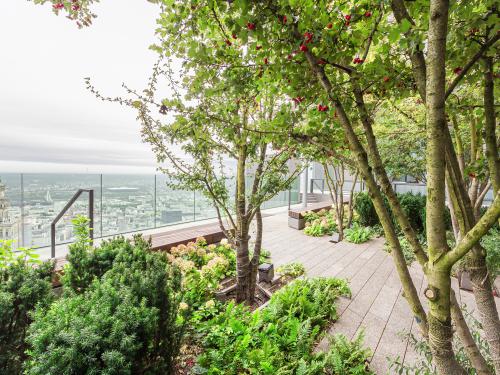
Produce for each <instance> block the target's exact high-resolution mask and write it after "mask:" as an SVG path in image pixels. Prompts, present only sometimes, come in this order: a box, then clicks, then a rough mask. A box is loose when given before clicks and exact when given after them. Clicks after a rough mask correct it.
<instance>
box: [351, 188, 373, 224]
mask: <svg viewBox="0 0 500 375" xmlns="http://www.w3.org/2000/svg"><path fill="white" fill-rule="evenodd" d="M354 209H355V210H356V212H357V214H358V215H359V216H358V222H359V223H360V224H361V225H363V226H367V227H368V226H373V225H376V224H379V219H378V216H377V212H376V211H375V207H374V206H373V202H372V200H371V198H370V196H369V195H368V193H366V192H360V193H358V194H356V198H355V199H354Z"/></svg>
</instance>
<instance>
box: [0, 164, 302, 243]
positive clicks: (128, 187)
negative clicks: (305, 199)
mask: <svg viewBox="0 0 500 375" xmlns="http://www.w3.org/2000/svg"><path fill="white" fill-rule="evenodd" d="M0 181H1V182H0V239H9V240H13V242H14V244H13V245H14V247H20V246H23V247H48V246H50V225H51V223H52V221H53V220H54V218H55V217H56V215H57V214H58V213H59V212H61V210H62V209H63V207H64V206H65V205H66V203H67V202H68V201H69V200H70V199H71V198H72V197H73V195H74V194H75V193H76V192H77V190H78V189H93V190H94V235H95V237H96V238H99V237H106V236H112V235H116V234H122V233H129V232H136V231H144V230H148V229H154V228H160V227H164V226H169V225H175V224H181V223H187V222H194V221H201V220H207V219H213V218H215V217H217V212H216V210H215V208H214V206H213V205H212V204H211V201H210V199H208V198H207V197H205V196H204V195H203V194H202V193H201V192H198V191H197V192H193V191H186V190H176V189H172V188H171V187H170V186H169V185H168V177H166V176H164V175H111V174H107V175H100V174H52V173H36V174H35V173H27V174H14V173H1V172H0ZM299 198H300V196H299V180H298V179H296V180H295V181H294V182H293V184H292V186H291V188H290V190H287V191H283V192H280V193H279V194H277V195H276V196H275V197H273V198H272V199H271V200H269V201H267V202H265V203H264V205H263V208H264V209H267V208H274V207H286V206H288V205H289V204H296V203H299ZM79 214H82V215H87V214H88V194H87V193H83V194H82V195H81V196H80V198H79V199H78V200H77V201H76V202H75V203H74V204H73V205H72V206H71V208H70V209H69V210H68V211H67V213H66V214H65V215H64V216H63V217H62V218H61V219H60V220H59V222H58V223H57V225H56V244H64V243H69V242H71V241H73V239H74V232H73V225H72V219H73V218H74V217H75V216H76V215H79Z"/></svg>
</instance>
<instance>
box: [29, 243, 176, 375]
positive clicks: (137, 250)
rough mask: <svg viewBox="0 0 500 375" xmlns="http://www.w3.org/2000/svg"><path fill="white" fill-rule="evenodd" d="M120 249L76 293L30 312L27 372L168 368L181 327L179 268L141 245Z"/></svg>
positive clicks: (117, 371) (119, 371)
mask: <svg viewBox="0 0 500 375" xmlns="http://www.w3.org/2000/svg"><path fill="white" fill-rule="evenodd" d="M119 243H120V242H119ZM120 249H121V250H120V251H118V252H117V254H116V257H115V259H114V262H113V266H112V268H110V269H109V270H108V271H107V272H106V273H105V274H104V275H103V276H102V278H101V279H98V278H94V280H93V282H92V284H91V285H90V286H89V287H88V288H87V289H86V290H85V291H84V292H82V293H81V294H73V295H70V296H67V297H66V298H62V299H60V300H58V301H56V302H55V303H53V304H52V305H51V306H50V308H49V309H48V311H46V312H45V311H41V310H37V311H36V313H35V315H34V322H33V323H32V325H31V327H30V329H29V335H28V338H27V341H28V343H29V344H30V346H31V349H30V350H29V360H28V361H27V362H26V366H25V368H26V373H27V374H40V375H41V374H49V373H52V374H92V373H106V374H138V373H143V374H160V373H161V374H170V373H172V369H173V359H174V358H175V356H176V355H177V353H178V351H179V346H180V341H181V338H182V333H183V327H182V324H181V323H180V322H179V319H178V307H179V302H180V297H181V293H180V291H181V279H180V273H179V271H178V269H177V268H176V267H172V266H170V265H169V263H168V261H167V259H166V257H165V256H164V255H163V254H161V253H154V252H151V251H149V250H148V249H147V248H145V247H144V243H139V244H137V245H130V244H129V246H126V247H121V248H120Z"/></svg>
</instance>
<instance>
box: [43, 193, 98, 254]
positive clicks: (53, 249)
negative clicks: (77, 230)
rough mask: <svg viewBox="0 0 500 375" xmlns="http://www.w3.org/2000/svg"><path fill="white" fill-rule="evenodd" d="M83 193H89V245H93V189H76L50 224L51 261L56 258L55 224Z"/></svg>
mask: <svg viewBox="0 0 500 375" xmlns="http://www.w3.org/2000/svg"><path fill="white" fill-rule="evenodd" d="M83 192H87V193H89V220H90V223H89V224H90V231H89V236H90V244H91V245H93V244H94V189H78V191H77V192H76V193H75V195H73V197H72V198H71V199H70V200H69V202H68V203H66V205H65V206H64V207H63V209H62V210H61V212H59V214H57V216H56V218H55V219H54V220H52V223H50V248H51V249H50V256H51V258H52V259H54V258H55V257H56V224H57V222H58V221H59V219H61V218H62V217H63V216H64V214H65V213H66V211H68V210H69V209H70V207H71V206H72V205H73V203H75V201H76V200H77V199H78V198H79V197H80V195H81V194H82V193H83Z"/></svg>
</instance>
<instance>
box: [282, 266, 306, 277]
mask: <svg viewBox="0 0 500 375" xmlns="http://www.w3.org/2000/svg"><path fill="white" fill-rule="evenodd" d="M276 271H277V272H278V273H279V274H281V275H283V276H288V277H291V278H297V277H299V276H302V275H304V274H305V273H306V268H305V267H304V265H303V264H302V263H288V264H284V265H282V266H280V267H278V269H277V270H276Z"/></svg>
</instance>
